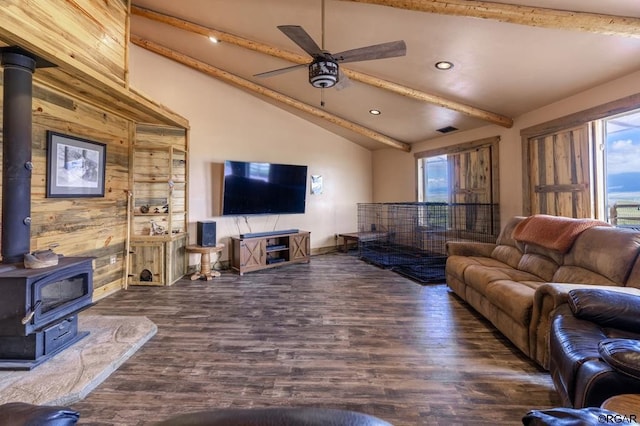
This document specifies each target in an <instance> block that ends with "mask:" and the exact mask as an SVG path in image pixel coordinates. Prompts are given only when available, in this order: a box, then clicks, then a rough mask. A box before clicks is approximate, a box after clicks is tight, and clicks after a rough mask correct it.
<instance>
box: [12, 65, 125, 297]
mask: <svg viewBox="0 0 640 426" xmlns="http://www.w3.org/2000/svg"><path fill="white" fill-rule="evenodd" d="M0 76H2V73H0ZM1 90H2V82H0V91H1ZM0 109H1V108H0ZM133 126H134V123H133V122H131V121H129V120H126V119H123V118H121V117H118V116H115V115H113V114H110V113H107V112H106V111H104V110H102V109H100V108H96V107H93V106H90V105H87V104H86V103H83V102H81V101H78V100H77V99H74V98H72V97H70V96H68V95H64V94H60V93H56V92H55V91H52V90H51V89H48V88H45V87H42V86H39V85H34V88H33V133H32V161H33V163H34V171H33V174H32V179H31V218H32V224H31V242H30V244H31V250H38V249H45V248H48V247H49V245H50V244H59V246H58V247H56V248H55V251H56V252H57V253H61V254H64V255H65V256H93V257H95V258H96V260H95V269H94V298H96V299H97V298H101V297H104V296H106V295H108V294H111V293H113V292H114V291H117V290H119V289H120V288H122V284H123V280H122V279H123V274H124V262H123V258H124V256H123V255H124V246H125V238H126V226H127V223H126V218H127V214H126V213H127V210H126V204H127V192H126V191H128V185H129V145H130V140H131V134H132V131H131V129H132V127H133ZM47 130H53V131H56V132H60V133H64V134H69V135H73V136H77V137H82V138H86V139H89V140H93V141H96V142H101V143H104V144H106V160H107V162H106V173H105V196H104V197H97V198H93V197H92V198H46V196H45V194H46V183H47V177H46V175H47V173H46V172H47V160H46V158H47V157H46V155H47V139H46V131H47ZM0 167H1V163H0ZM0 180H1V179H0ZM112 256H115V257H116V264H111V263H110V260H111V257H112Z"/></svg>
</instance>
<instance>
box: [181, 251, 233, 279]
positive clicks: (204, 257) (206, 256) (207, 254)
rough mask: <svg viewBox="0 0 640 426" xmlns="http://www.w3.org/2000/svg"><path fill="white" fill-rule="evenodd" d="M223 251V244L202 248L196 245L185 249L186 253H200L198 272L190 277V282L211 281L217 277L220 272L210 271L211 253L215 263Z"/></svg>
mask: <svg viewBox="0 0 640 426" xmlns="http://www.w3.org/2000/svg"><path fill="white" fill-rule="evenodd" d="M222 249H224V244H218V245H215V246H211V247H203V246H199V245H196V244H193V245H189V246H186V247H185V250H187V253H200V271H198V272H196V273H194V274H193V275H191V280H192V281H195V280H198V279H203V280H207V281H211V280H212V279H213V277H219V276H220V272H218V271H213V270H211V253H216V255H217V257H216V261H217V259H218V258H219V257H220V253H221V252H222Z"/></svg>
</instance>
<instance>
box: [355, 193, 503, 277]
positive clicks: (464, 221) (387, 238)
mask: <svg viewBox="0 0 640 426" xmlns="http://www.w3.org/2000/svg"><path fill="white" fill-rule="evenodd" d="M499 232H500V218H499V214H498V205H497V204H462V203H456V204H450V203H359V204H358V237H359V239H358V249H359V255H360V258H361V259H363V260H365V261H367V262H369V263H372V264H374V265H377V266H379V267H382V268H390V269H392V270H393V271H395V272H397V273H400V274H402V275H406V276H407V277H409V278H411V279H413V280H415V281H418V282H420V283H432V282H442V281H444V267H445V263H446V259H447V253H446V245H445V244H446V242H447V241H476V242H492V243H494V242H495V241H496V238H497V236H498V233H499Z"/></svg>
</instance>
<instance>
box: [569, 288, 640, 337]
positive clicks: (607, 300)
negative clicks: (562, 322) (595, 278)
mask: <svg viewBox="0 0 640 426" xmlns="http://www.w3.org/2000/svg"><path fill="white" fill-rule="evenodd" d="M568 296H569V297H568V299H567V303H568V305H569V308H570V309H571V311H572V312H573V315H574V316H576V317H577V318H580V319H584V320H587V321H591V322H594V323H596V324H598V325H599V326H602V327H614V328H617V329H620V330H626V331H631V332H637V331H639V330H640V296H637V295H634V294H627V293H619V292H617V291H607V290H600V289H575V290H571V291H569V295H568Z"/></svg>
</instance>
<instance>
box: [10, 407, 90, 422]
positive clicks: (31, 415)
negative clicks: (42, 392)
mask: <svg viewBox="0 0 640 426" xmlns="http://www.w3.org/2000/svg"><path fill="white" fill-rule="evenodd" d="M79 418H80V414H79V413H78V412H77V411H74V410H72V409H70V408H67V407H59V406H47V405H35V404H28V403H26V402H8V403H6V404H2V405H0V424H2V425H4V424H10V425H13V426H19V425H25V426H26V425H40V426H47V425H51V426H72V425H75V424H76V423H78V419H79ZM5 421H6V422H7V423H5Z"/></svg>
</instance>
